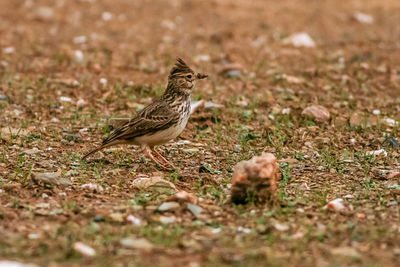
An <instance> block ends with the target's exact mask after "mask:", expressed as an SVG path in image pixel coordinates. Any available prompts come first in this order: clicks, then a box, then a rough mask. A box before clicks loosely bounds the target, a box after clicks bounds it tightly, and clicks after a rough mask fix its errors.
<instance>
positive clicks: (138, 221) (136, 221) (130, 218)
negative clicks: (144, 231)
mask: <svg viewBox="0 0 400 267" xmlns="http://www.w3.org/2000/svg"><path fill="white" fill-rule="evenodd" d="M126 220H127V221H128V222H130V223H131V224H134V225H137V226H141V225H142V220H141V219H140V218H138V217H135V216H133V215H128V217H126Z"/></svg>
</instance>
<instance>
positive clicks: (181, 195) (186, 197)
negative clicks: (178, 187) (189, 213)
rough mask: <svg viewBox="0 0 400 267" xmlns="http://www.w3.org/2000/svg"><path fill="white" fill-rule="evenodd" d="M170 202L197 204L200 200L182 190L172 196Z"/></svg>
mask: <svg viewBox="0 0 400 267" xmlns="http://www.w3.org/2000/svg"><path fill="white" fill-rule="evenodd" d="M168 200H170V201H179V202H190V203H193V204H196V203H197V202H198V200H199V199H198V198H197V197H196V196H194V195H192V194H190V193H188V192H186V191H183V190H182V191H179V192H177V193H175V194H174V195H172V196H171V197H170V198H169V199H168Z"/></svg>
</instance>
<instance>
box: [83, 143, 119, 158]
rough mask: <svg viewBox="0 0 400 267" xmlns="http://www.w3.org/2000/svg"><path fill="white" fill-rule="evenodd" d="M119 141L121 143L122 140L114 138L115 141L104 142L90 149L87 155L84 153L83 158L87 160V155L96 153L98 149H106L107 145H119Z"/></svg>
mask: <svg viewBox="0 0 400 267" xmlns="http://www.w3.org/2000/svg"><path fill="white" fill-rule="evenodd" d="M119 143H120V141H118V140H114V141H112V142H110V143H104V142H103V144H102V145H101V146H99V147H98V148H96V149H94V150H92V151H90V152H89V153H87V154H86V155H84V156H83V157H82V160H85V159H86V158H87V157H89V156H90V155H92V154H94V153H96V152H97V151H100V150H102V149H104V148H106V147H109V146H113V145H117V144H119Z"/></svg>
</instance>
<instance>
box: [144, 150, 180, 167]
mask: <svg viewBox="0 0 400 267" xmlns="http://www.w3.org/2000/svg"><path fill="white" fill-rule="evenodd" d="M151 152H155V154H156V156H158V155H160V154H159V153H158V152H157V151H154V150H152V151H150V150H148V149H146V150H145V151H144V154H145V155H146V156H147V157H148V158H149V159H150V160H151V161H153V162H154V163H155V164H157V166H159V167H160V168H161V169H163V170H167V171H171V170H173V169H174V166H173V165H172V164H168V163H169V162H168V161H167V160H166V159H164V160H165V161H167V162H168V163H163V162H164V161H163V160H162V159H160V160H161V161H159V160H158V159H157V158H155V157H154V156H153V154H152V153H151ZM157 154H158V155H157ZM160 156H161V155H160ZM161 157H162V156H161Z"/></svg>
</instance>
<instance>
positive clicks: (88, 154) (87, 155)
mask: <svg viewBox="0 0 400 267" xmlns="http://www.w3.org/2000/svg"><path fill="white" fill-rule="evenodd" d="M103 148H104V147H103V146H100V147H98V148H96V149H94V150H92V151H90V152H89V153H87V154H86V155H85V156H83V157H82V160H85V159H86V158H87V157H89V156H90V155H92V154H94V153H96V152H97V151H100V150H102V149H103Z"/></svg>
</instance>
